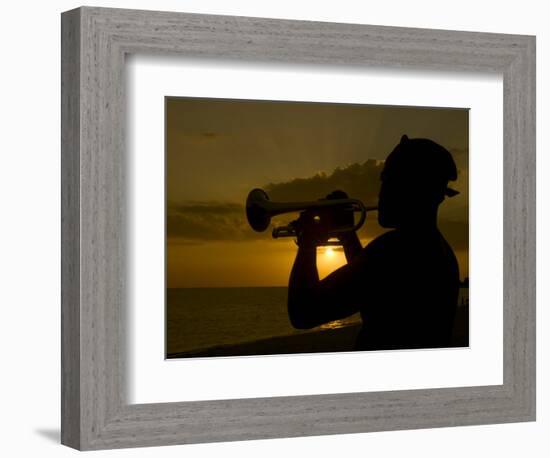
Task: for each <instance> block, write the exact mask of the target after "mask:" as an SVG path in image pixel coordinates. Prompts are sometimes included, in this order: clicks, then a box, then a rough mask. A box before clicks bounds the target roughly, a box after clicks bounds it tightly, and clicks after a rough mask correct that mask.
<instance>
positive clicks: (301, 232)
mask: <svg viewBox="0 0 550 458" xmlns="http://www.w3.org/2000/svg"><path fill="white" fill-rule="evenodd" d="M292 224H293V226H294V227H295V229H296V235H297V239H298V240H297V242H298V245H299V246H303V247H317V246H319V245H322V244H323V243H325V242H326V241H327V240H328V239H329V235H328V231H329V227H328V225H327V221H325V220H324V219H323V218H321V217H320V216H319V215H318V212H314V211H309V210H306V211H303V212H302V213H300V216H299V218H298V219H297V220H296V221H293V223H292Z"/></svg>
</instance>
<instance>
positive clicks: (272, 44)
mask: <svg viewBox="0 0 550 458" xmlns="http://www.w3.org/2000/svg"><path fill="white" fill-rule="evenodd" d="M62 24H63V26H62V41H63V51H62V74H63V78H62V88H63V91H62V92H63V94H62V107H63V110H62V143H63V145H62V162H63V166H62V169H63V181H62V187H63V195H62V208H63V213H62V217H63V224H62V228H63V229H62V237H63V252H62V264H63V275H62V281H63V285H62V290H63V292H62V326H63V336H62V347H63V350H62V355H63V358H62V366H63V367H62V378H63V387H62V398H63V403H62V417H63V426H62V430H63V432H62V442H63V443H64V444H66V445H69V446H71V447H74V448H78V449H81V450H88V449H103V448H119V447H138V446H152V445H167V444H183V443H194V442H214V441H230V440H243V439H260V438H274V437H292V436H306V435H320V434H341V433H354V432H366V431H382V430H396V429H411V428H431V427H441V426H456V425H472V424H484V423H505V422H516V421H529V420H533V419H534V418H535V131H534V129H535V39H534V37H530V36H519V35H502V34H488V33H472V32H456V31H443V30H424V29H410V28H399V27H380V26H367V25H355V24H332V23H319V22H307V21H286V20H270V19H258V18H245V17H229V16H207V15H195V14H185V13H168V12H153V11H133V10H118V9H104V8H87V7H85V8H80V9H78V10H74V11H71V12H67V13H64V14H63V16H62ZM129 53H133V54H145V53H147V54H165V55H168V54H173V55H179V56H187V57H197V58H216V59H236V60H237V59H238V60H249V61H251V60H254V61H262V62H265V63H276V64H285V65H338V66H348V67H350V68H351V67H355V68H358V67H361V66H377V67H403V68H418V69H435V70H445V71H462V70H468V71H479V72H498V73H502V74H503V77H504V355H503V357H504V384H503V385H497V386H479V387H463V388H444V389H428V390H405V391H392V392H378V393H351V394H330V395H315V396H291V397H274V398H255V399H232V400H224V401H200V402H185V403H167V404H142V405H131V404H128V402H127V399H126V386H127V383H126V382H127V380H126V368H125V355H126V349H125V333H126V313H127V310H128V309H127V307H128V306H129V304H128V298H127V293H126V275H127V266H126V259H127V256H126V254H127V251H126V224H127V219H126V187H127V186H126V164H127V156H126V155H127V154H128V153H127V151H126V148H125V129H126V119H125V107H126V99H125V87H124V85H125V79H124V58H125V56H126V55H127V54H129ZM159 154H162V152H159ZM159 306H160V304H159Z"/></svg>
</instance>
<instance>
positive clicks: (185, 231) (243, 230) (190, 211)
mask: <svg viewBox="0 0 550 458" xmlns="http://www.w3.org/2000/svg"><path fill="white" fill-rule="evenodd" d="M452 153H453V156H455V160H456V162H457V165H459V179H458V180H457V182H455V183H452V186H453V187H454V188H456V189H458V190H459V191H461V194H459V195H458V196H456V197H454V198H452V199H447V200H446V201H445V203H444V204H443V205H442V211H441V217H440V228H441V231H442V232H443V234H444V235H445V236H446V237H447V239H448V240H449V242H450V243H451V245H452V246H453V248H455V249H467V247H468V185H467V184H468V173H467V160H468V155H467V151H464V150H452ZM383 166H384V162H383V161H380V160H374V159H369V160H367V161H365V162H363V163H354V164H350V165H348V166H346V167H338V168H336V169H335V170H334V171H333V172H332V173H328V174H327V173H317V174H315V175H314V176H311V177H309V178H295V179H293V180H289V181H285V182H279V183H269V184H267V185H265V186H264V189H265V190H266V191H267V193H268V195H269V197H270V199H271V200H272V201H279V202H285V201H289V202H292V201H303V200H305V201H309V200H316V199H319V198H321V197H323V196H325V195H327V194H328V193H330V192H332V191H334V190H335V189H341V190H344V191H346V192H347V193H348V195H349V196H350V197H353V198H358V199H360V200H362V201H363V202H364V203H365V204H366V205H373V204H374V205H375V204H376V202H377V199H378V190H379V187H380V173H381V171H382V168H383ZM294 217H295V215H288V214H287V215H281V216H278V217H276V218H274V221H273V223H274V224H275V225H280V224H286V223H287V222H289V221H290V220H292V219H293V218H294ZM384 231H385V230H384V229H383V228H381V227H380V226H378V224H377V221H376V214H375V213H373V214H369V216H368V217H367V221H366V223H365V225H364V226H363V227H362V228H361V229H360V231H359V236H360V237H361V238H364V239H370V238H374V237H376V236H378V235H380V234H381V233H383V232H384ZM167 232H168V237H170V238H172V239H176V240H179V242H180V243H184V241H187V243H201V242H205V241H213V240H232V241H245V240H254V239H269V238H270V231H269V230H268V231H266V232H265V233H257V232H254V231H253V230H252V229H251V228H250V226H249V225H248V222H247V220H246V216H245V208H244V203H243V204H240V203H233V202H219V201H203V202H199V201H187V202H182V203H178V204H175V203H171V204H169V205H168V212H167Z"/></svg>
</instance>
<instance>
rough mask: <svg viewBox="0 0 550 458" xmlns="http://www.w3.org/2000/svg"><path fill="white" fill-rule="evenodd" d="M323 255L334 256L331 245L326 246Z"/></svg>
mask: <svg viewBox="0 0 550 458" xmlns="http://www.w3.org/2000/svg"><path fill="white" fill-rule="evenodd" d="M325 256H326V257H327V258H332V257H334V250H333V249H332V248H331V247H328V248H327V249H325Z"/></svg>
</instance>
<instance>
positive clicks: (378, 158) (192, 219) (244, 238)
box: [166, 98, 469, 288]
mask: <svg viewBox="0 0 550 458" xmlns="http://www.w3.org/2000/svg"><path fill="white" fill-rule="evenodd" d="M403 134H407V135H408V136H409V137H411V138H414V137H426V138H431V139H433V140H435V141H437V142H439V143H441V144H442V145H443V146H445V147H446V148H447V149H449V150H450V151H451V153H452V154H453V156H454V157H455V161H456V162H457V166H458V168H459V179H458V181H457V182H455V183H453V188H456V189H458V190H460V191H461V193H460V194H459V195H458V196H457V197H455V198H453V199H449V200H448V201H445V202H444V203H443V204H442V206H441V209H440V228H441V231H442V233H443V234H444V235H445V236H446V238H447V239H448V241H449V242H450V243H451V245H452V246H453V248H454V249H455V253H456V255H457V258H458V260H459V264H460V269H461V277H464V276H466V275H468V198H469V197H468V111H467V110H458V109H433V108H405V107H379V106H368V105H342V104H316V103H297V102H265V101H232V100H216V99H193V98H191V99H188V98H167V99H166V200H167V227H166V229H167V250H166V254H167V272H166V274H167V275H166V276H167V286H168V287H170V288H174V287H222V286H286V284H287V282H288V276H289V273H290V268H291V266H292V261H293V259H294V256H295V253H296V245H295V243H294V241H293V240H292V239H278V240H273V239H272V238H271V234H270V232H271V231H270V230H268V231H266V232H265V233H260V234H258V233H255V232H253V231H252V229H250V228H249V227H248V224H247V223H246V219H245V215H244V206H243V205H244V201H245V199H246V196H247V194H248V191H249V190H250V189H252V188H254V187H261V188H264V189H268V190H269V193H270V196H272V198H274V200H304V199H306V200H310V199H316V198H320V197H323V195H324V194H326V193H328V192H330V191H332V190H333V189H334V186H337V187H340V188H344V190H345V191H347V192H348V193H350V196H351V197H357V198H360V199H361V200H363V201H364V202H365V203H366V204H368V205H370V204H376V194H377V189H378V186H379V181H378V175H379V170H380V167H382V166H383V162H382V161H383V160H384V159H385V157H386V156H387V154H388V153H389V152H390V151H391V150H392V149H393V147H394V146H395V144H397V142H398V141H399V138H400V137H401V135H403ZM369 160H370V161H369ZM335 170H336V171H335ZM297 179H299V180H297ZM319 193H321V195H319ZM352 193H353V194H352ZM293 217H296V215H283V216H281V217H279V218H278V221H279V222H280V223H285V222H288V221H290V220H291V219H293ZM381 232H382V229H381V228H379V227H378V225H377V223H376V214H375V213H374V214H372V215H370V216H369V217H368V219H367V224H365V226H364V228H363V229H362V230H361V231H360V237H361V239H362V241H363V242H365V243H367V242H368V241H369V240H371V239H372V238H374V237H375V236H377V235H378V234H380V233H381ZM343 263H344V257H343V254H342V252H341V251H340V250H338V249H335V250H327V249H326V248H320V249H319V250H318V268H319V272H320V275H321V276H322V277H323V276H325V275H326V274H328V273H329V272H331V271H332V270H334V269H336V268H337V267H339V266H340V265H342V264H343Z"/></svg>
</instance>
